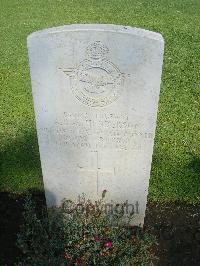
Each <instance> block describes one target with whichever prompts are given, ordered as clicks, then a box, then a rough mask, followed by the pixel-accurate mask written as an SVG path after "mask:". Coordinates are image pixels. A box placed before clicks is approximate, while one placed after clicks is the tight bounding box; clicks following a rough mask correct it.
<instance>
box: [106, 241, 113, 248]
mask: <svg viewBox="0 0 200 266" xmlns="http://www.w3.org/2000/svg"><path fill="white" fill-rule="evenodd" d="M104 245H105V247H106V248H111V247H112V242H111V241H110V240H106V241H105V244H104Z"/></svg>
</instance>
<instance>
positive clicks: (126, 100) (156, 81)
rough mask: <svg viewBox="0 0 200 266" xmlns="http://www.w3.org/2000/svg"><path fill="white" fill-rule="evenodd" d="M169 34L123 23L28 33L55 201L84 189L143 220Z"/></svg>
mask: <svg viewBox="0 0 200 266" xmlns="http://www.w3.org/2000/svg"><path fill="white" fill-rule="evenodd" d="M163 46H164V42H163V38H162V36H161V35H160V34H158V33H154V32H151V31H147V30H142V29H137V28H132V27H124V26H116V25H67V26H63V27H57V28H50V29H45V30H42V31H38V32H35V33H33V34H31V35H30V36H29V37H28V50H29V59H30V70H31V81H32V93H33V98H34V109H35V115H36V126H37V135H38V142H39V150H40V158H41V165H42V173H43V180H44V187H45V194H46V200H47V204H48V206H52V205H59V204H60V203H61V201H62V200H63V198H67V199H77V197H78V195H80V194H82V193H85V194H86V197H88V198H90V199H93V200H96V199H98V198H101V195H102V191H103V190H107V196H106V199H107V202H110V204H111V203H112V204H116V203H122V202H126V208H127V211H130V209H131V211H132V210H133V209H134V212H135V221H134V224H135V225H139V224H141V225H142V224H143V221H144V215H145V208H146V201H147V194H148V184H149V177H150V169H151V161H152V153H153V143H154V136H155V128H156V114H157V107H158V100H159V90H160V79H161V72H162V62H163Z"/></svg>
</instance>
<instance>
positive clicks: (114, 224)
mask: <svg viewBox="0 0 200 266" xmlns="http://www.w3.org/2000/svg"><path fill="white" fill-rule="evenodd" d="M105 195H106V190H104V191H103V193H102V199H101V200H99V201H96V202H95V203H92V201H91V200H86V199H85V197H84V195H82V197H79V200H78V201H77V202H72V201H71V200H65V201H63V204H62V206H61V207H59V208H58V207H57V208H51V209H48V215H47V213H46V214H43V215H42V217H41V218H39V217H38V216H37V214H36V212H35V206H34V203H33V201H32V199H31V196H30V195H29V196H28V197H27V199H26V203H25V206H24V209H25V210H24V224H23V225H22V228H21V232H20V234H19V235H18V242H17V243H18V246H19V247H20V248H21V250H22V252H23V256H22V258H21V259H20V262H18V264H16V265H21V266H25V265H26V266H27V265H29V266H36V265H37V266H40V265H41V266H44V265H52V266H54V265H59V266H65V265H67V266H68V265H77V266H78V265H81V266H82V265H148V266H150V265H153V264H152V260H153V259H154V255H153V254H152V252H151V249H150V248H151V246H152V245H153V239H152V237H150V236H149V235H147V234H146V233H144V232H143V231H142V229H138V230H133V228H131V227H130V224H129V223H130V221H129V222H125V221H124V219H123V215H122V214H118V213H117V214H114V215H112V217H111V216H110V215H108V214H107V213H105V212H104V211H103V210H104V208H103V203H104V198H105ZM131 218H133V217H130V219H131Z"/></svg>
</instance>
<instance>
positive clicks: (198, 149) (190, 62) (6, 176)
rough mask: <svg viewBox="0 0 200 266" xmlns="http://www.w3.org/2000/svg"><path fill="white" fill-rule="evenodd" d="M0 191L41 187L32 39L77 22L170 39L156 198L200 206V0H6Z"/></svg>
mask: <svg viewBox="0 0 200 266" xmlns="http://www.w3.org/2000/svg"><path fill="white" fill-rule="evenodd" d="M0 7H1V8H0V15H1V16H0V25H1V37H0V84H1V85H0V86H1V104H0V105H1V119H2V120H1V128H0V136H1V142H0V149H1V177H0V189H1V191H10V192H22V191H24V190H27V189H29V188H36V189H42V187H43V186H42V178H41V169H40V160H39V153H38V147H37V138H36V130H35V120H34V113H33V103H32V96H31V84H30V77H29V67H28V55H27V48H26V38H27V35H28V34H30V33H31V32H34V31H36V30H39V29H43V28H47V27H52V26H59V25H64V24H72V23H112V24H122V25H130V26H136V27H141V28H145V29H149V30H153V31H157V32H160V33H162V34H163V36H164V39H165V59H164V69H163V76H162V85H161V94H160V104H159V114H158V123H157V133H156V140H155V149H154V156H153V165H152V173H151V182H150V189H149V198H150V199H151V200H155V201H176V200H178V201H187V202H194V203H195V202H200V143H199V142H200V128H199V122H200V115H199V103H200V100H199V91H200V86H199V83H198V81H199V80H198V78H199V74H200V71H199V66H200V42H199V36H200V16H199V10H200V1H199V0H174V1H172V0H171V1H170V0H151V1H150V0H140V1H134V0H132V1H131V0H129V1H128V0H121V1H120V0H107V1H103V0H96V1H94V0H93V1H92V0H89V1H88V0H84V1H81V0H77V1H72V0H71V1H62V0H60V1H59V0H26V1H25V0H23V1H22V0H0Z"/></svg>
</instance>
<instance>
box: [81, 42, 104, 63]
mask: <svg viewBox="0 0 200 266" xmlns="http://www.w3.org/2000/svg"><path fill="white" fill-rule="evenodd" d="M108 52H109V50H108V48H107V47H106V46H105V45H103V44H102V43H101V42H100V41H96V42H94V43H92V44H90V45H89V46H88V47H87V49H86V53H87V55H88V57H89V58H93V59H103V58H105V57H106V55H107V54H108Z"/></svg>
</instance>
